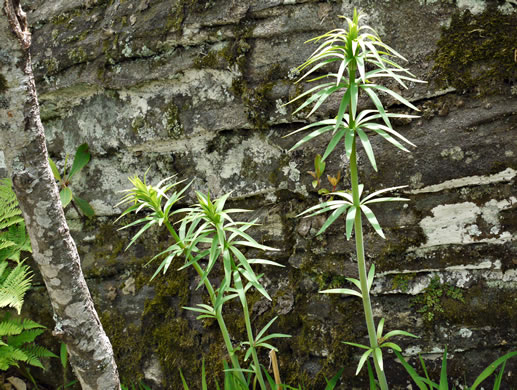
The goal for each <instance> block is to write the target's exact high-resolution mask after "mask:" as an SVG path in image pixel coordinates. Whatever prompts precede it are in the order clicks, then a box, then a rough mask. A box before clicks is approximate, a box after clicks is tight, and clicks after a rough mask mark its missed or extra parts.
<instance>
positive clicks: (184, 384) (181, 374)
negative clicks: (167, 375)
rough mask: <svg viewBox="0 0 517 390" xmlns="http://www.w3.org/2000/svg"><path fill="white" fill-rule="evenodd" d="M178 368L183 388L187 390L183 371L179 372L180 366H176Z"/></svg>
mask: <svg viewBox="0 0 517 390" xmlns="http://www.w3.org/2000/svg"><path fill="white" fill-rule="evenodd" d="M178 370H179V372H180V377H181V383H183V390H189V387H188V385H187V382H186V381H185V377H184V376H183V372H181V368H178Z"/></svg>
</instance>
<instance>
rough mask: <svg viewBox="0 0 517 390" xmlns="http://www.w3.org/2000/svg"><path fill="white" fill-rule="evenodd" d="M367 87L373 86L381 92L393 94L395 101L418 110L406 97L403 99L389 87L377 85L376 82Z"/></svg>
mask: <svg viewBox="0 0 517 390" xmlns="http://www.w3.org/2000/svg"><path fill="white" fill-rule="evenodd" d="M368 87H369V88H374V89H377V90H379V91H383V92H386V93H387V94H389V95H391V96H393V97H394V98H395V99H396V100H397V101H399V102H400V103H402V104H404V105H406V106H408V107H409V108H411V109H413V110H415V111H420V110H419V109H418V108H417V107H416V106H414V105H413V104H411V103H410V102H409V101H408V100H407V99H404V98H403V97H402V96H400V95H399V94H398V93H396V92H394V91H392V90H391V89H389V88H386V87H385V86H383V85H378V84H369V85H368Z"/></svg>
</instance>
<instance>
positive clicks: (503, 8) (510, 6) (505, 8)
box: [497, 0, 517, 15]
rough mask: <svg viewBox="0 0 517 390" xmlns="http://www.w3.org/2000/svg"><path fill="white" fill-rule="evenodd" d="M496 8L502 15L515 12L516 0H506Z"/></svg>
mask: <svg viewBox="0 0 517 390" xmlns="http://www.w3.org/2000/svg"><path fill="white" fill-rule="evenodd" d="M497 10H498V11H499V12H501V13H502V14H503V15H511V14H513V13H514V12H517V0H506V1H505V3H504V4H502V5H499V6H498V7H497Z"/></svg>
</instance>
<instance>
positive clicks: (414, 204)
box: [0, 0, 517, 389]
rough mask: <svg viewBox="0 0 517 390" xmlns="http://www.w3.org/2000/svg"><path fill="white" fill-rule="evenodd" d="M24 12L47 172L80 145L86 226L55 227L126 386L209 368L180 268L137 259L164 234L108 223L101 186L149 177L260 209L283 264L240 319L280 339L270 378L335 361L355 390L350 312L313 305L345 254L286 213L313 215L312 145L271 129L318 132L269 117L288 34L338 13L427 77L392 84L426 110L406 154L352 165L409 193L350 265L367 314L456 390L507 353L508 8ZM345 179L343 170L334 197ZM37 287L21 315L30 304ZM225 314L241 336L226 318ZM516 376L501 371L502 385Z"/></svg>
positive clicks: (432, 5) (287, 58)
mask: <svg viewBox="0 0 517 390" xmlns="http://www.w3.org/2000/svg"><path fill="white" fill-rule="evenodd" d="M28 3H29V4H27V5H26V9H27V10H28V11H29V12H28V14H29V17H30V22H31V25H32V26H33V42H34V43H33V48H32V50H33V61H34V68H35V74H36V76H37V84H38V91H39V96H40V103H41V110H42V119H43V121H44V124H45V128H46V134H47V140H48V146H49V151H50V154H51V156H52V158H53V159H54V160H55V161H56V162H57V163H58V165H60V164H61V166H62V164H63V162H64V158H65V154H66V153H69V154H73V153H74V151H75V149H76V148H77V146H78V145H80V144H81V143H84V142H87V143H88V145H89V146H90V151H91V153H92V161H91V162H90V164H88V166H87V167H86V168H85V169H84V170H83V171H82V172H81V175H80V176H77V177H75V178H74V179H76V180H74V182H73V183H72V188H73V189H74V192H77V194H80V196H81V197H83V198H85V199H87V200H88V201H89V202H90V203H91V204H92V206H93V207H94V209H95V211H96V217H95V218H94V219H93V220H85V219H82V218H79V217H78V216H77V214H76V213H75V212H74V211H73V210H69V213H68V217H69V223H70V226H71V228H72V230H73V233H74V235H75V238H76V242H77V245H78V248H79V250H80V252H81V255H82V261H83V266H84V271H85V273H86V275H87V276H88V281H89V285H90V288H91V290H92V293H93V295H94V296H95V298H96V305H97V310H98V312H99V315H100V317H101V320H102V322H103V325H104V327H105V329H106V331H107V333H108V335H109V336H110V338H111V341H112V343H113V346H114V349H115V351H116V353H117V358H118V364H119V371H120V373H121V376H122V379H123V381H125V383H136V382H137V381H143V382H144V383H147V384H149V385H150V386H151V387H152V388H153V389H161V388H164V389H165V388H180V378H179V374H178V368H181V370H182V371H183V373H184V375H185V376H186V377H187V378H188V379H189V381H190V382H192V383H196V381H197V380H199V377H200V361H201V359H202V358H204V359H205V360H206V364H207V369H208V370H209V372H213V373H215V372H220V371H221V367H222V365H221V357H222V356H224V352H223V351H224V346H223V344H222V341H221V339H220V338H219V335H218V333H217V326H216V325H215V324H212V323H210V322H200V321H197V320H196V319H195V316H193V315H191V314H189V313H187V312H186V311H185V310H183V309H182V308H181V307H182V306H185V305H190V304H192V303H196V302H201V301H202V299H203V297H204V292H203V291H202V290H201V289H200V290H196V289H195V287H196V284H197V281H195V279H194V275H192V274H190V273H189V272H188V271H181V272H176V271H169V273H168V274H166V275H165V276H160V277H158V278H156V279H155V280H154V281H153V282H151V283H149V277H150V276H151V275H152V273H153V272H154V269H155V264H154V263H153V264H151V265H150V266H149V267H143V265H144V264H146V263H147V262H148V261H149V260H150V259H151V258H152V257H153V256H154V255H156V254H157V253H159V252H158V251H160V250H163V249H164V248H166V247H167V246H168V245H169V244H170V241H169V238H168V236H167V235H166V232H163V231H159V230H155V231H153V232H150V233H149V234H147V235H145V238H144V239H143V240H141V241H139V243H137V244H136V245H135V246H134V247H132V248H131V249H130V250H128V251H124V248H125V247H126V246H127V244H128V242H129V240H130V238H131V237H132V234H134V233H135V232H136V231H135V230H133V231H131V230H124V231H118V230H117V229H118V228H120V227H121V226H122V225H121V224H119V223H115V222H114V220H115V219H116V218H117V216H118V215H119V214H120V212H121V210H120V209H119V208H117V207H116V206H115V205H116V204H117V202H118V200H119V198H120V193H118V191H120V190H123V189H125V188H128V187H129V186H130V183H129V182H128V180H127V178H128V176H134V175H135V174H138V175H140V176H143V174H144V173H145V172H146V171H148V173H147V179H148V181H150V182H153V183H155V182H157V181H159V180H161V179H162V178H165V177H168V176H171V175H177V176H178V178H179V179H187V180H193V184H192V187H191V190H189V192H188V195H187V197H186V198H185V200H184V202H185V204H188V203H189V202H191V201H193V199H194V198H193V195H194V190H200V191H204V192H206V191H210V193H211V194H212V195H213V196H219V195H222V194H224V193H227V192H229V191H233V193H232V197H231V200H232V203H233V204H234V205H237V206H239V207H245V208H251V209H253V210H255V211H254V213H253V217H254V218H258V219H259V221H260V222H261V223H262V226H260V227H259V228H257V229H255V231H254V232H253V235H254V237H255V238H257V239H258V240H259V241H260V242H263V243H265V244H266V245H270V246H274V247H277V248H279V249H280V250H281V251H280V252H279V254H275V260H276V261H278V262H281V263H282V264H284V265H285V266H286V267H285V268H283V269H282V270H280V271H278V270H274V271H273V272H271V270H268V269H265V270H264V272H265V276H264V277H265V279H266V281H267V284H268V285H269V290H268V291H269V293H270V295H271V296H272V298H273V301H272V302H271V303H270V302H266V301H265V300H261V299H260V296H259V295H256V297H255V298H256V299H255V301H254V302H252V317H253V320H254V324H255V325H256V327H257V329H260V328H262V326H264V325H265V324H266V323H267V322H268V321H269V320H270V319H271V318H273V317H274V316H276V315H279V319H278V321H277V323H276V325H275V329H274V330H275V331H280V332H282V333H289V334H291V335H292V336H293V337H292V338H291V339H285V340H282V341H281V342H278V343H277V347H278V348H279V359H280V369H281V372H282V375H283V377H282V379H283V380H284V381H285V382H286V383H289V384H291V385H293V386H296V385H297V384H305V385H306V386H307V388H312V387H314V388H323V386H324V385H323V384H324V383H325V380H324V375H325V376H327V377H330V376H332V375H333V373H335V372H336V371H337V370H338V369H339V368H341V367H345V373H344V375H343V381H342V382H343V383H344V384H343V385H342V388H344V389H345V388H346V389H350V388H353V387H356V388H366V386H367V382H366V380H367V378H366V375H365V374H364V373H363V374H361V375H359V376H358V377H355V376H354V372H355V366H356V363H357V359H358V351H357V350H355V349H353V348H352V347H348V346H346V345H345V344H342V343H341V341H354V342H363V340H364V341H366V337H365V336H366V329H365V325H364V321H363V320H362V307H361V304H360V302H358V301H357V300H356V299H355V298H344V297H339V296H326V295H322V294H318V290H320V289H324V288H329V287H338V286H345V285H346V283H347V282H346V281H345V277H355V276H356V272H357V271H356V264H355V261H354V256H355V254H354V245H353V242H347V241H346V240H345V239H344V237H343V230H342V229H343V224H342V222H341V223H336V224H335V226H333V227H332V228H330V229H329V230H328V231H327V233H326V234H324V235H322V236H318V237H315V233H316V232H317V229H318V228H319V226H321V223H322V221H321V220H318V219H317V218H312V219H300V218H296V215H297V214H299V213H300V212H301V211H303V210H305V209H306V208H308V207H310V206H312V205H314V204H316V203H317V202H318V199H319V196H318V194H317V191H316V190H314V189H313V188H312V185H311V181H312V177H311V176H310V175H309V174H307V173H306V172H307V171H309V170H312V168H313V160H314V156H315V155H316V154H317V153H323V151H324V149H323V148H324V145H325V144H324V143H323V140H322V141H321V143H313V144H311V145H310V146H307V147H305V148H303V149H300V150H297V151H294V152H288V150H289V149H290V148H291V146H292V145H294V143H295V142H296V141H297V139H298V138H297V136H293V137H289V138H283V136H285V135H286V134H288V133H289V132H291V131H293V130H295V129H297V128H299V127H301V126H302V125H303V124H305V123H308V122H309V121H312V120H314V119H315V118H309V119H307V118H305V117H304V116H299V115H298V116H292V115H291V112H292V110H293V108H292V107H291V106H284V105H283V104H284V103H286V102H287V101H288V100H289V99H291V98H293V97H295V96H296V95H297V94H299V93H300V91H302V90H303V89H304V88H306V87H307V86H306V85H301V86H300V85H295V84H294V81H295V79H296V74H297V72H296V67H297V66H298V65H300V64H301V63H302V62H303V61H304V60H305V59H306V58H307V57H308V56H309V55H310V54H311V53H312V51H313V50H314V46H313V45H311V44H304V42H305V41H306V40H308V39H310V38H312V37H314V36H316V35H320V34H322V33H324V32H326V31H328V30H330V29H332V28H337V27H340V26H341V25H342V19H339V18H338V17H337V16H338V15H351V13H352V12H353V8H354V7H357V8H358V9H359V10H360V11H361V12H362V13H364V14H366V15H367V18H366V21H367V23H368V24H369V25H370V26H372V27H374V28H376V30H377V32H378V33H379V35H380V36H381V37H382V38H383V40H384V41H386V42H387V43H388V44H389V45H390V46H392V47H393V48H395V49H396V50H397V51H399V52H400V53H401V54H402V55H404V56H405V57H406V58H407V59H408V65H407V66H408V68H409V69H410V70H411V71H412V72H413V73H415V74H416V75H417V76H418V77H419V78H420V79H424V80H427V81H428V84H420V85H415V86H412V87H414V88H411V89H409V90H407V91H402V94H403V95H404V97H406V98H407V99H408V100H410V101H411V102H412V103H413V104H415V105H417V106H418V107H419V108H420V109H421V115H422V117H421V118H419V119H415V120H412V121H409V122H407V123H398V124H397V130H398V131H400V132H401V133H402V134H404V136H406V137H407V138H409V139H410V140H412V141H413V142H414V143H415V144H417V146H418V147H417V148H416V149H414V150H413V151H412V153H411V154H406V153H403V152H401V151H399V150H397V149H395V148H392V147H390V146H389V145H388V146H386V143H381V142H380V141H379V140H377V139H375V138H372V144H373V148H374V149H375V151H376V157H377V160H378V161H377V164H378V167H379V172H378V173H376V172H374V171H373V170H372V169H371V167H370V165H369V163H368V161H367V158H366V156H365V155H364V154H362V155H360V156H361V158H360V167H359V169H360V178H361V181H362V182H363V183H364V184H365V188H366V189H369V190H370V191H371V190H374V189H380V188H382V187H391V186H397V185H408V187H407V188H406V189H405V190H404V195H405V196H407V197H409V198H410V199H411V200H410V202H408V203H407V205H394V206H389V207H384V208H382V209H380V208H377V209H376V210H375V211H376V215H377V217H378V219H379V220H380V222H381V225H382V226H383V228H384V230H385V233H386V236H387V240H382V239H381V238H379V237H378V236H376V235H375V233H374V232H373V230H366V235H365V240H366V253H367V257H368V260H369V261H370V262H375V264H376V267H377V271H378V273H379V274H378V277H377V279H376V282H375V284H374V290H373V292H374V294H375V295H374V296H373V298H372V300H373V302H374V310H375V313H374V314H375V316H376V319H377V320H379V319H380V318H381V317H385V318H386V324H387V325H386V327H387V328H388V329H404V330H407V331H410V332H412V333H415V334H418V335H420V336H421V338H420V339H419V340H416V341H415V340H401V341H400V344H401V345H402V346H403V347H404V349H405V351H406V352H407V353H408V354H409V355H413V356H416V355H417V354H419V353H420V354H422V356H423V357H424V358H426V359H429V366H430V367H431V368H432V369H437V368H438V366H439V363H440V359H439V358H440V357H441V354H442V352H443V348H444V346H446V345H447V346H448V351H449V352H450V360H449V374H450V376H451V377H452V378H455V379H457V380H458V381H459V383H463V378H465V377H466V378H468V381H469V384H470V382H471V381H472V380H473V378H475V377H476V376H477V375H478V374H479V373H480V372H481V371H482V369H484V368H485V367H486V366H487V365H488V364H489V363H491V362H492V361H493V360H495V359H496V357H498V356H500V355H502V354H504V353H506V352H508V351H510V350H516V349H517V332H516V330H517V329H516V328H517V244H516V241H515V237H516V232H517V217H516V205H517V191H516V176H517V84H516V80H517V57H516V55H517V54H516V53H517V52H516V50H517V31H516V28H515V26H516V25H517V4H516V3H515V1H514V0H506V1H495V0H494V1H490V0H486V1H483V0H470V1H467V0H462V1H436V0H433V1H431V0H427V1H424V0H419V1H415V0H413V1H394V0H391V1H382V2H381V1H378V0H357V1H345V0H343V1H319V2H318V1H310V0H292V1H291V0H289V1H288V0H283V1H282V0H217V1H214V0H199V1H196V0H174V1H170V0H167V1H160V0H155V1H150V0H111V1H108V0H89V1H79V0H69V1H62V0H34V1H31V2H28ZM2 80H3V78H1V77H0V93H1V85H2V84H1V82H2ZM386 101H387V103H388V105H389V104H390V101H389V100H386ZM0 104H1V95H0ZM336 107H337V102H330V103H329V104H328V105H327V106H325V107H324V109H323V110H320V113H321V114H319V115H321V117H324V116H333V115H335V110H336ZM390 109H392V110H402V108H401V107H396V106H394V107H391V108H390ZM342 154H343V155H342V156H341V155H337V154H335V155H333V156H331V157H330V159H329V161H328V164H327V173H329V174H331V175H334V174H336V173H337V172H338V171H340V170H341V171H342V172H344V168H345V167H346V164H347V161H346V158H345V157H344V151H343V153H342ZM1 164H2V154H0V165H1ZM0 168H2V167H1V166H0ZM324 181H325V180H324ZM323 185H326V186H327V187H328V186H329V184H328V183H323ZM347 186H348V178H347V177H344V179H343V180H342V182H341V183H340V185H339V186H338V188H341V189H346V188H347ZM366 229H368V228H366ZM171 268H172V267H171ZM174 268H177V267H174ZM39 295H40V294H36V293H34V294H33V296H34V297H33V298H34V299H35V302H41V300H44V298H43V297H41V296H39ZM27 301H28V306H27V307H34V308H35V307H37V306H39V305H40V304H39V303H38V304H33V305H31V303H30V301H31V298H30V297H29V298H28V300H27ZM40 316H41V318H42V321H44V320H45V318H47V324H48V325H49V326H52V323H51V321H50V319H49V317H48V314H44V313H43V314H40ZM228 316H229V318H230V319H231V320H228V323H229V324H231V326H230V332H231V333H232V336H233V337H234V338H235V340H240V339H241V337H240V335H241V334H242V333H243V329H244V328H243V323H242V320H241V319H240V318H239V317H238V313H237V312H235V313H234V312H232V311H231V310H230V311H229V312H228ZM35 319H37V318H35ZM261 357H262V359H263V360H262V361H263V362H264V365H266V366H267V356H266V354H265V353H264V355H262V356H261ZM386 360H387V363H386V364H387V368H386V370H387V377H388V380H389V382H391V383H393V384H395V385H396V386H401V387H404V388H406V386H407V384H408V383H409V379H408V377H407V375H406V374H404V373H402V372H401V370H400V366H399V365H398V364H397V363H396V362H395V361H394V360H393V359H391V357H390V355H387V357H386ZM516 370H517V364H516V362H515V361H514V362H512V361H510V362H509V364H508V366H507V369H506V372H507V373H508V375H505V377H504V381H505V383H507V385H508V386H509V388H510V387H516V386H517V379H516V378H517V376H516ZM212 376H213V375H211V377H212ZM57 377H58V376H57ZM55 380H56V381H58V380H59V379H58V378H55ZM194 387H196V385H194Z"/></svg>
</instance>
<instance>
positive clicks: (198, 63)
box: [194, 51, 219, 69]
mask: <svg viewBox="0 0 517 390" xmlns="http://www.w3.org/2000/svg"><path fill="white" fill-rule="evenodd" d="M218 64H219V55H218V52H215V51H210V52H208V53H207V54H204V55H201V56H199V57H197V58H196V59H195V60H194V67H196V68H198V69H202V68H217V67H218Z"/></svg>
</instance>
